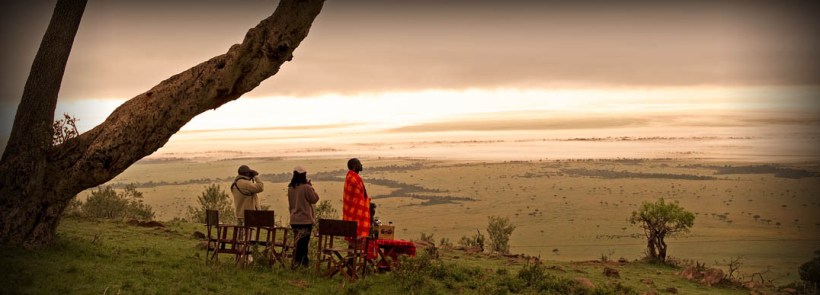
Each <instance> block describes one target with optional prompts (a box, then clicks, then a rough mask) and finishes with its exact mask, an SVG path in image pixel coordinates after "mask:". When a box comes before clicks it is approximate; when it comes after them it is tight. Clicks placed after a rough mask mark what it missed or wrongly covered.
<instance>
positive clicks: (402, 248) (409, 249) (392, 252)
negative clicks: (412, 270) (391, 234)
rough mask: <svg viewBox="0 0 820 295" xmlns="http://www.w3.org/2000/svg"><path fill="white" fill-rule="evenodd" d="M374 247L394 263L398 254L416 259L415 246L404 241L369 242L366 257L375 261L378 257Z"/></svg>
mask: <svg viewBox="0 0 820 295" xmlns="http://www.w3.org/2000/svg"><path fill="white" fill-rule="evenodd" d="M376 247H379V248H381V249H382V251H383V252H384V253H385V254H387V255H389V256H390V257H391V258H392V259H394V261H395V260H396V259H398V257H399V255H400V254H405V255H408V256H412V257H416V244H414V243H413V242H411V241H406V240H381V239H379V240H373V241H371V242H370V249H368V251H367V257H368V258H370V259H375V258H376V257H377V255H378V252H377V250H378V249H376Z"/></svg>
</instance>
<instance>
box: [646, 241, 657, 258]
mask: <svg viewBox="0 0 820 295" xmlns="http://www.w3.org/2000/svg"><path fill="white" fill-rule="evenodd" d="M646 254H647V255H649V258H651V259H652V260H655V259H658V252H657V251H656V248H655V237H654V236H648V237H647V239H646Z"/></svg>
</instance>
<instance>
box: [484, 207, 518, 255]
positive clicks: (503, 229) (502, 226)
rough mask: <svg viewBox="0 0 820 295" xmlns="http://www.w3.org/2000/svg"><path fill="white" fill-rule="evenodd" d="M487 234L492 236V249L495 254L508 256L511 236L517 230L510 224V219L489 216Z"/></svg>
mask: <svg viewBox="0 0 820 295" xmlns="http://www.w3.org/2000/svg"><path fill="white" fill-rule="evenodd" d="M487 219H488V224H487V233H488V234H489V235H490V249H491V250H492V251H493V252H498V253H503V254H507V253H509V252H510V245H509V244H510V235H512V232H513V230H515V225H512V224H511V223H510V219H509V218H507V217H501V216H489V217H488V218H487Z"/></svg>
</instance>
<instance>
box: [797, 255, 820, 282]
mask: <svg viewBox="0 0 820 295" xmlns="http://www.w3.org/2000/svg"><path fill="white" fill-rule="evenodd" d="M814 255H815V256H814V258H813V259H812V260H809V261H807V262H806V263H803V264H801V265H800V267H799V268H798V269H797V270H798V273H800V279H801V280H803V281H804V282H806V284H808V285H811V286H813V288H814V289H815V290H817V288H820V250H817V251H814Z"/></svg>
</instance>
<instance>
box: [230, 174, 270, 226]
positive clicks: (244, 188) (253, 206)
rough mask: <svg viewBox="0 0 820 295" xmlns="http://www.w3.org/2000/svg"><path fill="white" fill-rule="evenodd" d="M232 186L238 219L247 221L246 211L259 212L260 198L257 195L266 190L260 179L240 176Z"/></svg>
mask: <svg viewBox="0 0 820 295" xmlns="http://www.w3.org/2000/svg"><path fill="white" fill-rule="evenodd" d="M234 183H236V185H233V184H231V194H233V203H234V205H235V208H236V218H239V219H245V210H259V197H258V196H257V195H256V194H258V193H261V192H262V191H263V190H264V189H265V184H264V183H262V181H261V180H259V177H253V178H250V177H247V176H242V175H239V176H237V177H236V179H235V180H234Z"/></svg>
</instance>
